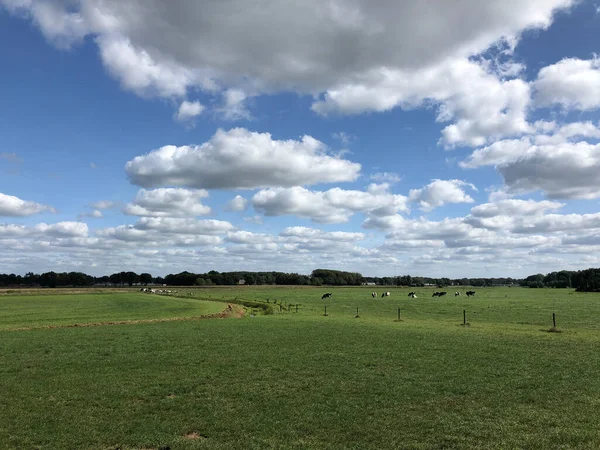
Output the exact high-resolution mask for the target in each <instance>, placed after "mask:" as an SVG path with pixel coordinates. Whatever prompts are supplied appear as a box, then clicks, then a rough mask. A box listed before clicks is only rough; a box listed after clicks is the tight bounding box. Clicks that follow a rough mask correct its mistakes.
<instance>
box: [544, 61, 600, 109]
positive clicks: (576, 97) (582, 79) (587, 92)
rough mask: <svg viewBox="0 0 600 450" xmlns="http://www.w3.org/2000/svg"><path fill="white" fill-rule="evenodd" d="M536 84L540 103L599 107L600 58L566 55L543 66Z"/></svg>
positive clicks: (571, 106) (581, 107)
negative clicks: (580, 57) (585, 58)
mask: <svg viewBox="0 0 600 450" xmlns="http://www.w3.org/2000/svg"><path fill="white" fill-rule="evenodd" d="M533 86H534V89H535V102H536V104H537V105H538V106H540V107H541V106H552V105H560V106H562V107H564V108H567V109H578V110H583V111H586V110H591V109H596V108H598V107H600V60H599V59H597V58H594V59H589V60H582V59H578V58H565V59H563V60H561V61H559V62H557V63H556V64H552V65H549V66H546V67H544V68H542V69H541V70H540V72H539V74H538V77H537V79H536V80H535V82H534V83H533Z"/></svg>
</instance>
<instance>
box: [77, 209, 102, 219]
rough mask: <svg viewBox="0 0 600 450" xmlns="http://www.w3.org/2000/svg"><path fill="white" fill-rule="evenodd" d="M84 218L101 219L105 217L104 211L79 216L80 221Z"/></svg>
mask: <svg viewBox="0 0 600 450" xmlns="http://www.w3.org/2000/svg"><path fill="white" fill-rule="evenodd" d="M84 217H90V218H93V219H101V218H102V217H103V214H102V211H100V210H99V209H94V210H93V211H91V212H84V213H81V214H79V215H78V218H79V219H82V218H84Z"/></svg>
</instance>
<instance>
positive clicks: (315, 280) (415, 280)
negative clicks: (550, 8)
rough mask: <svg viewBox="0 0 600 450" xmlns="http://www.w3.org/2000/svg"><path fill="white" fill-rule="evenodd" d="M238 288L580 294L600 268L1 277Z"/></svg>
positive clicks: (596, 281) (31, 283)
mask: <svg viewBox="0 0 600 450" xmlns="http://www.w3.org/2000/svg"><path fill="white" fill-rule="evenodd" d="M163 284H164V285H169V286H233V285H239V284H243V285H250V286H252V285H297V286H310V285H312V286H360V285H365V284H366V285H375V286H406V287H424V286H436V287H448V286H475V287H492V286H522V287H528V288H576V289H577V290H578V291H590V292H600V268H599V269H594V268H590V269H586V270H580V271H569V270H561V271H558V272H550V273H548V274H545V275H544V274H542V273H538V274H535V275H530V276H528V277H526V278H523V279H518V278H510V277H508V278H454V279H451V278H445V277H444V278H430V277H413V276H410V275H401V276H396V277H364V276H362V275H361V274H360V273H358V272H344V271H340V270H330V269H315V270H313V271H312V273H311V274H310V275H302V274H298V273H286V272H248V271H236V272H217V271H215V270H211V271H210V272H206V273H193V272H187V271H184V272H180V273H177V274H169V275H167V276H165V277H154V276H152V275H151V274H150V273H140V274H137V273H135V272H131V271H129V272H118V273H113V274H112V275H105V276H101V277H94V276H91V275H87V274H85V273H83V272H45V273H42V274H35V273H33V272H28V273H26V274H25V275H24V276H22V275H15V274H14V273H11V274H0V287H49V288H55V287H90V286H112V287H114V286H134V285H135V286H138V285H144V286H147V285H163Z"/></svg>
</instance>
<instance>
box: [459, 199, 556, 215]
mask: <svg viewBox="0 0 600 450" xmlns="http://www.w3.org/2000/svg"><path fill="white" fill-rule="evenodd" d="M563 206H565V205H564V203H558V202H551V201H548V200H544V201H540V202H537V201H535V200H517V199H506V200H500V201H498V202H495V203H483V204H481V205H477V206H475V207H474V208H473V209H471V215H472V216H474V217H496V216H535V215H539V214H544V213H546V212H547V211H551V210H556V209H560V208H562V207H563Z"/></svg>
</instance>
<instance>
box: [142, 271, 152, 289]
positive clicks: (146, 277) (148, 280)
mask: <svg viewBox="0 0 600 450" xmlns="http://www.w3.org/2000/svg"><path fill="white" fill-rule="evenodd" d="M140 283H142V284H143V285H144V286H148V283H152V275H150V274H149V273H146V272H144V273H140Z"/></svg>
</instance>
